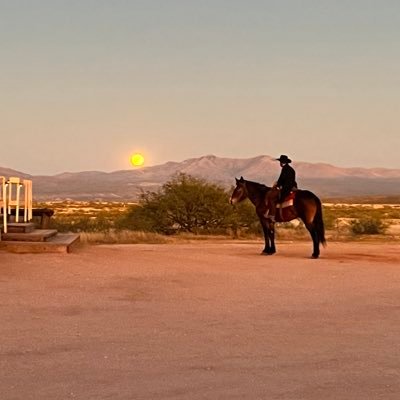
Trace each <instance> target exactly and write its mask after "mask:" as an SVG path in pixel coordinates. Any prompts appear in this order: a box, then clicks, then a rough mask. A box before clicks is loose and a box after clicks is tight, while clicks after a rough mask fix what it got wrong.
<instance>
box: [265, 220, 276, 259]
mask: <svg viewBox="0 0 400 400" xmlns="http://www.w3.org/2000/svg"><path fill="white" fill-rule="evenodd" d="M274 225H275V224H274V223H273V222H269V221H267V222H264V223H263V224H262V228H263V232H264V239H265V247H264V250H263V251H262V254H267V255H271V254H274V253H276V249H275V226H274Z"/></svg>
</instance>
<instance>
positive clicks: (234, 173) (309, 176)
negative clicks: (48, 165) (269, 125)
mask: <svg viewBox="0 0 400 400" xmlns="http://www.w3.org/2000/svg"><path fill="white" fill-rule="evenodd" d="M293 166H294V168H295V169H296V172H297V177H298V179H297V180H298V184H299V187H301V188H307V189H309V190H312V191H314V192H315V193H316V194H317V195H319V196H330V197H335V196H337V197H342V196H376V195H387V196H390V195H400V169H389V168H341V167H336V166H333V165H330V164H325V163H308V162H294V163H293ZM178 173H185V174H188V175H193V176H195V177H199V178H203V179H207V180H209V181H211V182H215V183H218V184H221V185H223V186H225V187H230V186H232V185H233V184H234V183H235V177H240V176H243V177H244V178H245V179H248V180H253V181H256V182H262V183H265V184H266V185H272V183H273V182H274V181H275V180H276V179H277V177H278V176H279V173H280V167H279V163H278V162H277V161H276V160H275V158H273V157H270V156H267V155H260V156H257V157H253V158H224V157H217V156H214V155H207V156H203V157H198V158H190V159H187V160H184V161H182V162H173V161H169V162H167V163H165V164H161V165H155V166H151V167H143V168H140V169H132V170H121V171H114V172H101V171H83V172H64V173H61V174H57V175H53V176H44V175H37V176H33V175H30V174H27V173H23V172H19V171H15V170H12V169H9V168H1V167H0V175H4V176H7V177H8V176H20V177H23V178H29V179H32V180H33V182H34V184H33V187H34V199H35V200H37V201H45V200H65V199H73V200H94V199H103V200H121V201H122V200H136V199H137V198H138V195H139V194H140V193H141V191H143V190H144V191H146V190H157V189H158V188H159V187H160V186H161V185H162V184H164V183H165V182H167V181H168V180H170V179H171V178H172V177H173V176H174V175H176V174H178Z"/></svg>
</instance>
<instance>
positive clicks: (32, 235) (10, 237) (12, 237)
mask: <svg viewBox="0 0 400 400" xmlns="http://www.w3.org/2000/svg"><path fill="white" fill-rule="evenodd" d="M55 235H57V229H34V230H33V231H32V232H27V233H23V232H17V233H13V232H7V233H2V235H1V240H4V241H18V242H45V241H47V240H49V238H51V237H52V236H55Z"/></svg>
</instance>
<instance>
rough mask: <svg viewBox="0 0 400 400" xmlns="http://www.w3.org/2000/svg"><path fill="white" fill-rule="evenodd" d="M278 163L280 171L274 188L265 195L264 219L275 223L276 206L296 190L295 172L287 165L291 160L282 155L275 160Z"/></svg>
mask: <svg viewBox="0 0 400 400" xmlns="http://www.w3.org/2000/svg"><path fill="white" fill-rule="evenodd" d="M276 160H277V161H279V162H280V165H281V168H282V171H281V174H280V175H279V178H278V181H277V182H276V184H275V185H274V187H273V188H272V189H271V190H270V191H269V192H268V193H267V196H266V201H267V207H268V208H267V212H266V215H265V216H266V217H268V218H269V219H270V220H271V221H273V222H275V214H276V205H277V203H281V202H283V201H284V199H285V197H286V196H287V195H288V194H289V193H290V192H291V191H292V190H294V189H297V183H296V172H295V170H294V169H293V168H292V167H291V166H290V165H289V164H290V163H291V162H292V160H291V159H290V158H289V157H288V156H286V155H284V154H282V155H281V156H280V157H279V158H277V159H276Z"/></svg>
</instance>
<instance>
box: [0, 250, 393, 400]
mask: <svg viewBox="0 0 400 400" xmlns="http://www.w3.org/2000/svg"><path fill="white" fill-rule="evenodd" d="M261 248H262V246H261V242H259V243H255V242H249V243H242V242H236V243H231V242H212V243H210V242H196V243H189V244H171V245H150V244H148V245H107V246H106V245H102V246H85V247H82V248H78V249H77V250H76V251H75V252H73V253H71V254H65V255H64V254H62V255H57V254H50V255H49V254H36V255H19V254H9V253H5V252H0V398H1V399H2V400H11V399H13V400H14V399H18V400H19V399H24V400H28V399H35V400H36V399H40V400H47V399H49V400H55V399H82V400H88V399H112V400H119V399H149V400H158V399H210V400H215V399H229V400H234V399H241V400H243V399H268V400H270V399H280V400H282V399H292V400H300V399H310V400H330V399H335V400H344V399H350V400H357V399H360V400H361V399H362V400H366V399H368V400H371V399H385V400H391V399H393V400H394V399H396V400H398V399H399V398H400V245H399V244H388V243H385V244H362V243H329V245H328V247H327V248H326V249H323V250H322V257H321V258H320V259H319V260H314V259H310V258H308V256H309V255H310V253H311V243H309V242H304V243H278V253H277V254H276V255H274V256H261V255H260V251H261Z"/></svg>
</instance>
